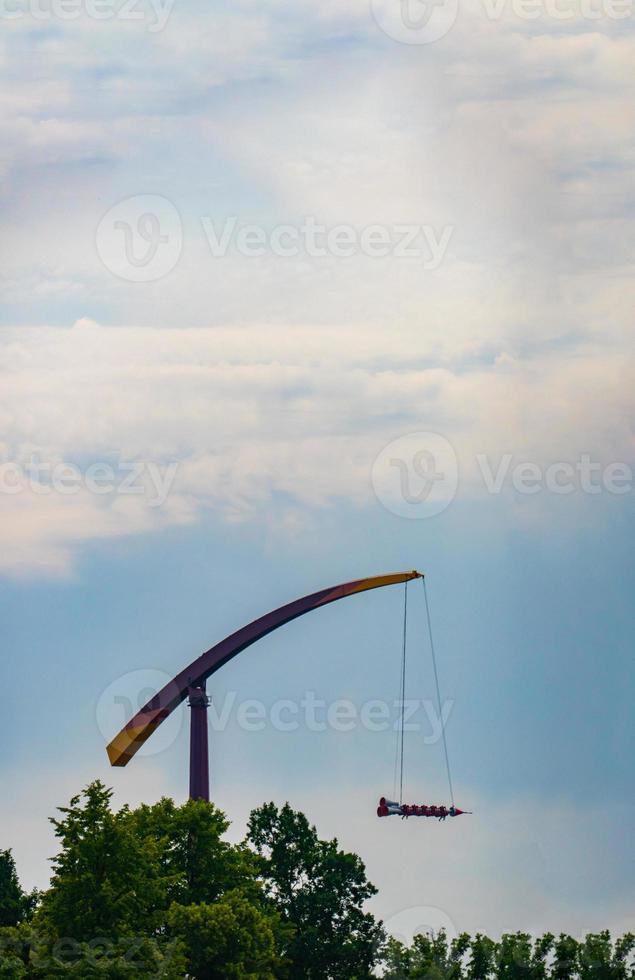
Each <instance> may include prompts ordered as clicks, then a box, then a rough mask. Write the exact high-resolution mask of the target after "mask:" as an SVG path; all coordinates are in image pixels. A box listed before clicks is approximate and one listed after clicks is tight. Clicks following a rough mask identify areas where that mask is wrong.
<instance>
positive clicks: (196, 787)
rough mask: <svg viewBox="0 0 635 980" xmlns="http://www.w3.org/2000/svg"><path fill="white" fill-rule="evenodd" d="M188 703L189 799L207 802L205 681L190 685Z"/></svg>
mask: <svg viewBox="0 0 635 980" xmlns="http://www.w3.org/2000/svg"><path fill="white" fill-rule="evenodd" d="M188 705H189V707H190V711H191V712H192V714H191V716H190V799H192V800H207V802H209V744H208V732H207V708H208V706H209V698H208V696H207V694H206V693H205V681H203V682H202V683H201V684H199V685H197V686H196V687H190V689H189V700H188Z"/></svg>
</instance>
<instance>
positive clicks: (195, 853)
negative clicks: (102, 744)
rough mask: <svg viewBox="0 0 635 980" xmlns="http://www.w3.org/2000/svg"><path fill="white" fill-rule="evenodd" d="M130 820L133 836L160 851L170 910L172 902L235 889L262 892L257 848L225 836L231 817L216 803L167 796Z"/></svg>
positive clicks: (198, 899) (184, 902)
mask: <svg viewBox="0 0 635 980" xmlns="http://www.w3.org/2000/svg"><path fill="white" fill-rule="evenodd" d="M131 822H132V823H131V826H132V829H133V832H134V833H135V835H136V836H137V837H138V838H139V840H141V841H143V842H144V843H146V844H147V845H148V846H151V847H152V849H153V851H154V853H155V854H156V855H157V860H158V863H159V868H160V876H161V879H162V881H163V883H164V886H165V900H164V907H165V911H166V912H167V910H168V909H169V907H170V905H171V904H172V903H173V902H177V903H178V904H180V905H190V904H193V903H201V902H214V901H216V899H218V898H219V897H220V896H221V895H223V894H224V893H225V892H226V891H229V890H232V889H236V888H241V889H242V890H243V891H244V892H249V893H250V894H251V895H252V896H253V897H254V899H255V898H256V897H257V896H259V894H260V886H259V884H258V882H257V880H256V873H257V868H256V861H255V857H254V855H253V853H252V852H250V851H248V850H247V848H246V847H244V846H236V845H233V844H230V843H228V842H227V841H224V840H223V839H222V838H223V834H225V832H226V831H227V829H228V827H229V821H228V820H227V818H226V817H225V814H224V813H222V811H221V810H219V809H217V807H215V806H214V805H213V804H212V803H206V802H204V801H203V800H188V801H187V803H184V804H183V805H182V806H177V805H176V804H175V803H174V801H173V800H170V799H167V798H164V799H162V800H160V801H159V802H158V803H155V804H154V805H153V806H147V805H142V806H140V807H139V808H138V809H136V810H133V811H132V812H131Z"/></svg>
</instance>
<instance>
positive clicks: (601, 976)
mask: <svg viewBox="0 0 635 980" xmlns="http://www.w3.org/2000/svg"><path fill="white" fill-rule="evenodd" d="M111 797H112V793H111V791H110V790H109V789H107V788H106V787H105V786H104V785H103V783H101V782H94V783H91V784H90V785H89V786H87V787H86V789H85V790H84V791H83V792H82V793H80V794H79V795H78V796H75V797H73V799H72V800H71V801H70V803H69V805H68V806H66V807H61V808H60V816H59V817H58V818H56V819H53V820H52V823H53V826H54V828H55V833H56V836H57V838H58V841H59V852H58V854H57V856H56V857H55V858H54V859H53V877H52V880H51V885H50V888H49V889H48V890H47V891H46V892H44V893H43V894H42V895H41V896H38V895H37V893H35V892H34V893H32V894H31V895H27V894H25V892H24V891H23V889H22V887H21V885H20V882H19V879H18V875H17V873H16V868H15V863H14V860H13V856H12V854H11V852H10V851H0V980H45V978H57V977H64V978H72V980H75V978H76V980H91V978H102V980H146V978H147V980H150V978H155V980H158V978H165V980H177V978H179V980H182V978H184V977H188V978H191V980H280V978H284V980H368V978H370V977H372V976H377V975H378V974H377V973H376V972H375V971H376V970H377V969H378V968H379V969H380V970H381V974H380V975H381V976H382V977H384V980H410V978H412V980H415V978H417V980H421V978H425V980H635V969H634V964H633V955H634V951H635V936H633V935H631V934H630V933H628V934H626V935H625V936H623V937H622V938H620V939H616V940H613V939H612V937H611V935H610V933H609V932H606V931H605V932H599V933H591V934H589V935H587V936H586V937H585V938H584V939H583V940H581V941H580V940H576V939H573V938H572V937H571V936H568V935H566V934H561V935H560V936H559V937H558V938H557V939H556V938H555V937H554V936H553V935H551V934H550V933H547V934H546V935H544V936H542V937H540V938H537V939H536V938H532V937H531V936H530V935H529V934H527V933H524V932H517V933H507V934H505V935H503V936H502V937H501V939H500V940H499V941H498V942H495V941H494V940H492V939H489V938H488V937H487V936H484V935H482V934H480V933H479V934H477V935H475V936H473V937H469V936H467V935H460V936H458V937H456V938H455V939H453V940H451V941H449V940H448V938H447V936H446V935H445V933H444V932H439V933H438V934H437V935H418V936H415V937H414V939H413V942H412V943H411V944H410V946H406V945H404V944H403V943H400V942H398V941H397V940H395V939H388V940H387V941H386V938H385V935H384V931H383V929H382V926H381V923H378V922H376V921H375V919H374V918H373V916H372V915H371V914H369V913H368V912H366V911H365V903H366V902H367V900H368V899H369V898H371V897H372V896H373V895H374V894H375V893H376V889H375V888H374V887H373V885H372V884H371V883H370V882H369V881H368V879H367V877H366V870H365V868H364V864H363V863H362V861H361V860H360V858H359V857H357V855H355V854H349V853H346V852H344V851H342V850H340V848H339V847H338V843H337V840H331V841H325V840H321V839H320V838H319V837H318V835H317V832H316V829H315V827H313V826H312V825H311V824H310V823H309V822H308V820H307V818H306V817H305V816H304V815H303V814H302V813H298V812H296V811H294V810H293V809H292V808H291V807H290V806H289V805H288V804H286V805H285V806H283V807H282V808H280V809H279V808H278V807H276V806H275V805H274V804H273V803H268V804H266V805H264V806H262V807H260V808H259V809H257V810H254V811H253V813H252V814H251V817H250V820H249V828H248V835H247V839H246V841H245V842H244V843H243V844H241V845H235V844H230V843H228V842H227V841H226V840H225V839H224V838H225V834H226V831H227V829H228V826H229V825H228V822H227V819H226V818H225V816H224V814H223V813H221V811H220V810H218V809H217V808H216V807H215V806H213V805H212V804H209V803H204V802H202V801H191V800H190V801H188V802H187V803H184V804H183V805H182V806H178V805H177V804H175V803H174V801H173V800H170V799H162V800H160V801H159V802H158V803H156V804H154V805H152V806H140V807H138V808H137V809H134V810H131V809H130V808H129V807H123V808H122V809H121V810H119V811H118V812H115V811H113V809H112V806H111ZM38 900H39V904H38ZM36 905H37V907H36Z"/></svg>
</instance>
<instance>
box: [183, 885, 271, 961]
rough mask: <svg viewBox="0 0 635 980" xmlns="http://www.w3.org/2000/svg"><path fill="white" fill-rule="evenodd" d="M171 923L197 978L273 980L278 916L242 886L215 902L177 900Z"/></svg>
mask: <svg viewBox="0 0 635 980" xmlns="http://www.w3.org/2000/svg"><path fill="white" fill-rule="evenodd" d="M170 927H171V929H172V932H173V933H174V935H175V936H178V937H180V938H181V939H182V940H183V942H184V945H185V948H186V950H187V957H188V967H189V972H190V974H191V975H192V976H194V977H196V978H197V980H274V978H275V976H276V972H275V971H276V968H277V967H278V966H279V965H280V959H279V956H278V953H277V950H276V922H275V917H274V916H272V915H271V913H269V914H267V913H266V912H264V911H262V910H261V909H259V908H258V907H257V906H256V905H254V903H253V901H251V900H250V899H249V898H247V897H246V896H245V895H244V894H243V893H242V892H240V891H239V890H235V891H230V892H228V893H227V894H226V895H224V896H223V897H222V898H220V899H219V900H218V901H216V902H214V904H208V903H199V904H192V905H176V904H175V905H173V906H172V909H171V911H170Z"/></svg>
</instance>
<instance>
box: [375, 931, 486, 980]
mask: <svg viewBox="0 0 635 980" xmlns="http://www.w3.org/2000/svg"><path fill="white" fill-rule="evenodd" d="M469 942H470V939H469V936H467V935H466V934H465V933H462V934H461V935H460V936H457V937H456V939H453V940H452V941H451V942H450V943H448V939H447V936H446V933H445V930H443V929H441V930H440V931H439V932H438V933H437V934H436V935H433V934H431V935H422V934H418V935H416V936H414V938H413V940H412V945H411V946H404V944H403V943H400V942H398V941H397V940H396V939H389V940H388V942H387V944H386V950H385V953H384V964H385V971H384V974H383V976H384V978H389V980H410V978H420V977H426V978H427V980H462V976H463V974H462V959H463V956H464V954H465V952H466V950H467V948H468V946H469Z"/></svg>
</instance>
